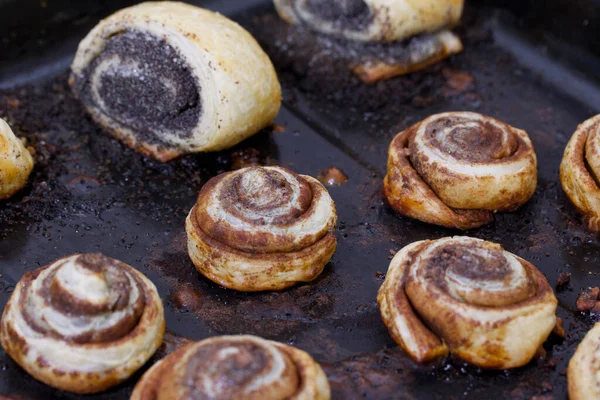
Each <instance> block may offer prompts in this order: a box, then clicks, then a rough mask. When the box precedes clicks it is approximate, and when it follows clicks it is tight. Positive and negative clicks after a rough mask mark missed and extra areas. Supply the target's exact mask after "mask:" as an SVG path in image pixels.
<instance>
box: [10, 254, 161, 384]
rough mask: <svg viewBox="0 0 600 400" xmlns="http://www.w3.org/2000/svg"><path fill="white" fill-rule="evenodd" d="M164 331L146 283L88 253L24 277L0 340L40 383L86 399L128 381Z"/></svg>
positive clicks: (155, 300) (154, 296)
mask: <svg viewBox="0 0 600 400" xmlns="http://www.w3.org/2000/svg"><path fill="white" fill-rule="evenodd" d="M164 330H165V319H164V312H163V306H162V302H161V300H160V297H159V296H158V293H157V291H156V288H155V287H154V285H153V284H152V282H150V281H149V280H148V278H146V277H145V276H144V275H143V274H141V273H140V272H138V271H136V270H135V269H133V268H132V267H130V266H129V265H127V264H124V263H122V262H120V261H117V260H114V259H111V258H108V257H105V256H104V255H102V254H82V255H73V256H70V257H65V258H62V259H59V260H56V261H54V262H53V263H52V264H50V265H48V266H46V267H43V268H40V269H37V270H35V271H32V272H27V273H25V275H23V278H22V279H21V281H20V282H19V283H18V284H17V286H16V288H15V291H14V292H13V294H12V295H11V298H10V300H9V301H8V304H7V305H6V308H5V309H4V313H3V315H2V321H1V322H0V343H1V344H2V347H3V348H4V350H5V351H6V353H7V354H8V355H9V356H10V357H11V358H12V359H13V360H15V361H16V362H17V363H18V364H19V365H20V366H21V367H22V368H23V369H25V370H26V371H27V372H28V373H29V374H31V375H32V376H33V377H34V378H36V379H38V380H40V381H42V382H44V383H46V384H47V385H50V386H52V387H55V388H57V389H61V390H66V391H69V392H75V393H82V394H83V393H95V392H100V391H103V390H106V389H108V388H109V387H111V386H114V385H117V384H118V383H120V382H122V381H124V380H126V379H127V378H128V377H129V376H131V375H132V374H133V373H134V372H135V371H136V370H137V369H139V368H140V367H141V366H142V365H143V364H144V363H145V362H146V361H147V360H148V359H149V358H150V357H151V356H152V354H153V353H154V352H155V351H156V349H157V348H158V347H159V346H160V343H161V341H162V337H163V334H164Z"/></svg>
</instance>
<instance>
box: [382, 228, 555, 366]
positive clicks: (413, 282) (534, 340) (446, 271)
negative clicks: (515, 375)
mask: <svg viewBox="0 0 600 400" xmlns="http://www.w3.org/2000/svg"><path fill="white" fill-rule="evenodd" d="M377 300H378V302H379V307H380V311H381V316H382V318H383V322H384V323H385V324H386V325H387V327H388V329H389V331H390V334H391V336H392V338H393V339H394V340H395V341H396V342H397V343H398V344H399V345H400V346H401V347H402V348H403V349H404V350H405V351H406V352H407V353H408V354H409V355H410V356H411V357H412V358H413V359H415V360H416V361H418V362H426V361H429V360H432V359H435V358H438V357H442V356H445V355H447V354H448V353H453V354H455V355H456V356H458V357H460V358H462V359H463V360H465V361H468V362H469V363H471V364H473V365H476V366H478V367H482V368H495V369H506V368H516V367H520V366H523V365H525V364H527V363H528V362H529V361H530V360H531V359H532V358H533V356H534V355H535V353H536V351H537V350H538V348H539V347H540V346H541V345H542V343H544V341H546V339H547V338H548V336H549V335H550V333H551V332H552V330H553V329H554V327H555V325H556V307H557V304H558V301H557V299H556V297H555V296H554V292H553V291H552V288H551V287H550V285H549V284H548V281H547V280H546V278H545V277H544V275H542V273H541V272H540V271H539V270H538V269H537V268H536V267H535V266H534V265H533V264H531V263H529V262H527V261H525V260H523V259H522V258H520V257H517V256H515V255H514V254H511V253H509V252H507V251H505V250H504V249H503V248H502V247H501V246H500V245H498V244H495V243H491V242H486V241H483V240H480V239H474V238H469V237H449V238H443V239H439V240H425V241H420V242H415V243H412V244H410V245H408V246H406V247H404V248H403V249H402V250H401V251H399V252H398V253H397V254H396V256H395V257H394V258H393V260H392V262H391V264H390V267H389V270H388V273H387V276H386V278H385V281H384V283H383V285H382V286H381V288H380V289H379V293H378V296H377Z"/></svg>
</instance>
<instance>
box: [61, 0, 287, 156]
mask: <svg viewBox="0 0 600 400" xmlns="http://www.w3.org/2000/svg"><path fill="white" fill-rule="evenodd" d="M71 69H72V74H71V80H70V83H71V86H72V88H73V92H74V94H75V96H76V97H77V98H79V100H80V101H81V102H82V103H83V105H84V106H85V107H86V108H87V110H88V111H89V113H90V114H91V116H92V118H93V119H94V120H95V121H96V122H97V123H98V124H99V125H101V126H102V127H104V128H105V129H106V130H108V131H109V132H111V133H112V134H113V135H114V136H116V137H117V138H119V139H121V140H122V141H124V142H125V143H126V144H127V145H129V146H130V147H133V148H134V149H136V150H138V151H140V152H143V153H145V154H148V155H150V156H152V157H154V158H156V159H159V160H161V161H167V160H169V159H172V158H174V157H177V156H179V155H181V154H185V153H193V152H205V151H216V150H221V149H225V148H228V147H231V146H233V145H235V144H236V143H239V142H241V141H242V140H244V139H245V138H247V137H249V136H251V135H253V134H255V133H256V132H258V131H259V130H261V129H262V128H264V127H265V126H267V125H268V124H269V123H271V122H272V121H273V119H274V118H275V116H276V115H277V112H278V110H279V106H280V103H281V88H280V86H279V81H278V80H277V75H276V73H275V70H274V68H273V65H272V63H271V61H270V60H269V58H268V56H267V55H266V54H265V52H264V51H263V50H262V49H261V48H260V46H259V45H258V43H257V42H256V41H255V40H254V38H253V37H252V36H251V35H250V34H249V33H248V32H247V31H246V30H244V29H243V28H242V27H241V26H239V25H238V24H237V23H235V22H233V21H231V20H229V19H227V18H226V17H224V16H222V15H220V14H217V13H214V12H211V11H208V10H204V9H202V8H199V7H195V6H192V5H188V4H184V3H178V2H148V3H141V4H138V5H136V6H133V7H129V8H125V9H123V10H120V11H118V12H116V13H115V14H113V15H111V16H109V17H108V18H106V19H104V20H102V21H101V22H100V23H99V24H98V25H97V26H96V27H95V28H94V29H93V30H92V31H91V32H90V33H89V34H88V35H87V36H86V38H85V39H83V41H82V42H81V43H80V44H79V49H78V50H77V54H76V56H75V60H74V61H73V64H72V66H71Z"/></svg>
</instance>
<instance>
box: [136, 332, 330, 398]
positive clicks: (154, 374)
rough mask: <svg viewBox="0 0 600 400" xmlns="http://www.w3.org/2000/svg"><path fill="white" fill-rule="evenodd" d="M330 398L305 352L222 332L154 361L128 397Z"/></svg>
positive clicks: (324, 380) (320, 372)
mask: <svg viewBox="0 0 600 400" xmlns="http://www.w3.org/2000/svg"><path fill="white" fill-rule="evenodd" d="M172 398H177V399H180V400H187V399H190V400H191V399H200V398H201V399H214V400H220V399H248V400H253V399H256V400H258V399H260V400H263V399H268V400H276V399H297V400H301V399H307V400H313V399H315V400H326V399H329V398H330V389H329V383H328V382H327V377H326V376H325V373H324V372H323V370H322V369H321V367H320V366H319V364H317V363H316V362H315V361H314V360H313V359H312V358H311V357H310V356H309V355H308V354H307V353H305V352H303V351H301V350H298V349H295V348H293V347H291V346H287V345H283V344H280V343H277V342H272V341H269V340H264V339H261V338H258V337H255V336H221V337H217V338H212V339H207V340H203V341H201V342H198V343H194V344H191V345H189V346H186V347H184V348H182V349H180V350H178V351H176V352H175V353H172V354H171V355H169V356H167V357H166V358H165V359H163V360H162V361H160V362H158V363H157V364H155V365H154V366H153V367H152V368H151V369H150V370H149V371H148V372H147V373H146V374H145V375H144V376H143V377H142V379H141V380H140V381H139V382H138V384H137V386H136V388H135V389H134V392H133V394H132V396H131V400H142V399H143V400H163V399H172Z"/></svg>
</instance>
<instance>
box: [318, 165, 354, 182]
mask: <svg viewBox="0 0 600 400" xmlns="http://www.w3.org/2000/svg"><path fill="white" fill-rule="evenodd" d="M317 179H318V180H319V181H321V183H323V184H324V185H326V186H342V185H343V184H344V183H346V182H348V177H347V176H346V174H344V173H343V172H342V170H341V169H339V168H336V167H329V168H325V169H324V170H322V171H321V172H319V174H318V175H317Z"/></svg>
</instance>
